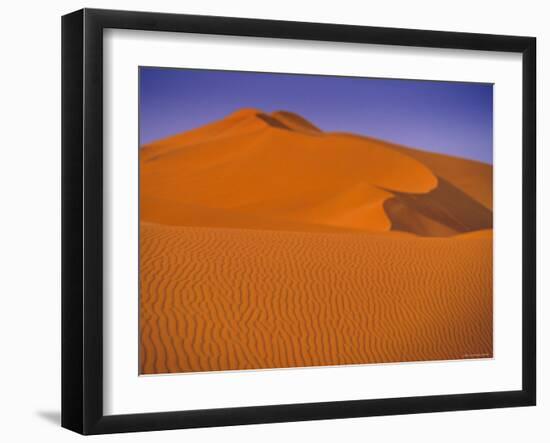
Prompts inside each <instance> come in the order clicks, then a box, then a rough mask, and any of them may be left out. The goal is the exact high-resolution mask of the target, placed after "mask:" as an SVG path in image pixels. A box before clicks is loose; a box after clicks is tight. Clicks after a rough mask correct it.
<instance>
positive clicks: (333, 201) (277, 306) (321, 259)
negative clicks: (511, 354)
mask: <svg viewBox="0 0 550 443" xmlns="http://www.w3.org/2000/svg"><path fill="white" fill-rule="evenodd" d="M492 195H493V192H492V167H491V166H490V165H485V164H482V163H479V162H475V161H470V160H466V159H459V158H455V157H450V156H445V155H440V154H434V153H428V152H423V151H419V150H415V149H410V148H406V147H403V146H398V145H395V144H392V143H387V142H384V141H382V140H377V139H373V138H368V137H362V136H356V135H353V134H340V133H325V132H323V131H322V130H321V129H319V128H317V127H316V126H314V125H313V124H311V123H310V122H308V121H307V120H305V119H304V118H302V117H301V116H299V115H296V114H293V113H290V112H287V111H278V112H274V113H272V114H266V113H263V112H261V111H258V110H255V109H243V110H241V111H238V112H236V113H234V114H232V115H230V116H228V117H227V118H225V119H222V120H220V121H217V122H213V123H211V124H209V125H206V126H203V127H201V128H197V129H194V130H192V131H188V132H185V133H181V134H177V135H174V136H171V137H167V138H165V139H163V140H159V141H157V142H155V143H151V144H149V145H146V146H143V147H142V148H141V149H140V218H141V232H140V293H141V309H140V325H141V329H140V331H141V339H140V372H141V373H144V374H154V373H165V372H188V371H215V370H228V369H252V368H274V367H290V366H323V365H338V364H360V363H374V362H401V361H419V360H444V359H461V358H477V357H490V356H492V225H493V222H492V220H493V214H492Z"/></svg>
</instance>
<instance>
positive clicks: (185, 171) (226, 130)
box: [140, 109, 492, 236]
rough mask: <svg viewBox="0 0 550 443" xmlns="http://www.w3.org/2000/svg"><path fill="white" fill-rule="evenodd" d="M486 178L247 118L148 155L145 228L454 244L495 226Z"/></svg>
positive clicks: (298, 126)
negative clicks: (397, 236)
mask: <svg viewBox="0 0 550 443" xmlns="http://www.w3.org/2000/svg"><path fill="white" fill-rule="evenodd" d="M490 170H491V168H490V166H488V165H483V164H480V163H477V162H471V161H467V160H461V159H454V158H452V157H446V156H440V155H437V154H428V153H423V152H421V151H415V150H411V149H408V148H403V147H399V146H396V145H393V144H390V143H386V142H383V141H380V140H375V139H370V138H366V137H359V136H354V135H351V134H338V133H323V132H322V131H321V130H320V129H319V128H317V127H315V126H314V125H313V124H311V123H309V122H308V121H307V120H305V119H304V118H302V117H301V116H298V115H296V114H293V113H290V112H287V111H278V112H275V113H273V114H270V115H268V114H265V113H262V112H260V111H258V110H254V109H243V110H240V111H238V112H235V113H234V114H232V115H230V116H228V117H227V118H225V119H222V120H220V121H217V122H214V123H211V124H209V125H206V126H203V127H201V128H197V129H195V130H192V131H188V132H185V133H182V134H178V135H174V136H172V137H168V138H166V139H163V140H160V141H158V142H155V143H152V144H149V145H146V146H144V147H142V149H141V150H140V181H141V197H140V199H141V219H142V220H144V221H149V222H154V223H161V224H168V225H184V226H217V227H235V228H255V229H271V230H273V229H274V230H277V229H281V230H291V231H292V230H298V231H307V230H310V228H311V227H312V229H313V230H319V229H324V230H327V231H331V230H346V229H348V230H359V231H367V232H387V231H392V230H393V231H406V232H410V233H414V234H417V235H422V236H448V235H454V234H457V233H461V232H470V231H474V230H478V229H489V228H491V227H492V212H491V207H492V183H491V182H490V180H492V174H491V173H490ZM449 202H452V206H451V205H449ZM214 214H215V216H214ZM411 220H412V221H413V222H411Z"/></svg>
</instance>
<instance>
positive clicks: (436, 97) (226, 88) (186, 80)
mask: <svg viewBox="0 0 550 443" xmlns="http://www.w3.org/2000/svg"><path fill="white" fill-rule="evenodd" d="M139 88H140V91H139V97H140V98H139V101H140V122H139V124H140V144H145V143H148V142H151V141H154V140H157V139H159V138H163V137H166V136H168V135H171V134H175V133H178V132H183V131H186V130H189V129H192V128H195V127H197V126H201V125H204V124H206V123H209V122H211V121H214V120H218V119H220V118H223V117H225V116H227V115H228V114H230V113H232V112H234V111H236V110H237V109H241V108H258V109H260V110H263V111H265V112H272V111H277V110H287V111H291V112H295V113H297V114H300V115H301V116H303V117H304V118H306V119H307V120H309V121H311V122H312V123H313V124H315V125H316V126H318V127H319V128H321V129H322V130H324V131H346V132H353V133H356V134H363V135H368V136H372V137H377V138H381V139H384V140H388V141H393V142H396V143H399V144H403V145H406V146H410V147H416V148H420V149H424V150H428V151H435V152H440V153H443V154H450V155H456V156H459V157H466V158H471V159H475V160H480V161H483V162H486V163H492V161H493V87H492V85H490V84H477V83H455V82H433V81H418V80H390V79H374V78H357V77H331V76H313V75H292V74H267V73H251V72H232V71H211V70H191V69H165V68H149V67H141V68H140V82H139Z"/></svg>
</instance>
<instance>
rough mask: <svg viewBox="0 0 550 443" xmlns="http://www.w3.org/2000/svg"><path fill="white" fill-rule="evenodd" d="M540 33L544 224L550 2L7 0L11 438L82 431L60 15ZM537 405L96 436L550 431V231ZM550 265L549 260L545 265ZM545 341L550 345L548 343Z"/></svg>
mask: <svg viewBox="0 0 550 443" xmlns="http://www.w3.org/2000/svg"><path fill="white" fill-rule="evenodd" d="M369 3H370V4H369ZM84 6H86V7H95V8H116V9H135V10H155V11H166V12H177V13H191V14H210V15H226V16H241V17H255V18H274V19H282V20H299V21H318V22H329V23H330V22H332V23H349V24H357V25H374V26H390V27H410V28H419V29H437V30H448V31H470V32H483V33H497V34H517V35H531V36H536V37H537V38H538V126H539V128H538V144H539V202H540V204H541V205H540V206H539V225H540V226H542V225H544V222H545V221H548V210H549V209H550V206H549V204H548V199H547V201H546V205H543V204H542V201H543V199H542V197H541V195H544V196H546V195H550V189H548V186H549V184H548V180H545V179H544V178H543V177H542V170H543V168H544V169H545V171H548V173H550V164H549V162H550V160H549V159H550V157H549V156H547V155H544V154H545V153H544V152H542V151H543V149H542V146H543V140H544V139H543V137H544V136H545V132H546V131H545V130H546V128H545V122H548V121H549V120H550V111H548V110H547V107H546V106H545V105H548V104H549V103H550V96H549V94H550V93H549V92H548V91H549V89H546V88H545V85H544V84H543V82H544V80H543V79H544V77H546V78H549V76H550V60H549V57H550V28H549V27H548V16H549V12H548V11H547V10H546V9H547V8H545V3H544V2H541V1H536V0H523V1H521V2H518V1H513V2H509V1H486V2H480V1H471V0H462V1H461V2H458V3H457V2H452V3H449V2H441V1H437V0H434V1H429V0H414V1H407V0H398V1H391V2H390V1H387V2H378V1H377V2H367V1H364V2H357V1H353V0H339V1H337V2H334V1H331V2H325V3H322V2H320V1H319V0H318V1H315V2H306V1H299V0H277V1H276V2H261V1H245V0H231V1H223V0H200V1H198V0H196V1H192V2H191V1H190V2H185V3H183V2H170V1H167V0H155V1H154V2H153V1H151V0H150V1H145V0H132V1H130V0H111V1H106V0H102V1H98V0H89V1H87V2H81V1H68V0H63V1H62V0H58V1H51V2H38V1H34V2H30V1H27V2H23V1H20V2H15V1H11V2H5V4H4V5H3V8H2V18H3V20H2V25H1V26H0V33H1V38H0V47H1V53H0V54H1V67H0V122H1V123H0V128H1V129H0V146H1V149H0V207H1V208H2V211H1V212H0V269H1V270H2V272H0V288H1V289H0V417H1V419H0V438H1V439H2V440H3V441H8V442H19V441H55V442H65V441H75V440H81V439H83V438H84V437H80V436H78V435H77V434H74V433H72V432H69V431H66V430H64V429H61V428H60V427H59V414H60V284H61V278H60V209H61V205H60V112H61V110H60V95H61V92H60V68H61V65H60V63H61V58H60V53H61V50H60V25H61V23H60V16H61V15H62V14H65V13H67V12H71V11H73V10H75V9H79V8H81V7H84ZM539 239H540V242H539V245H540V246H541V248H540V249H542V248H544V249H545V251H544V253H543V254H540V252H539V258H540V260H539V274H543V273H546V275H545V276H542V275H541V278H540V279H539V305H538V308H539V405H538V406H537V407H534V408H516V409H501V410H494V411H468V412H453V413H438V414H423V415H411V416H394V417H380V418H364V419H348V420H329V421H318V422H304V423H286V424H276V425H260V426H244V427H233V428H217V429H198V430H187V431H164V432H156V433H142V434H126V435H115V436H102V437H95V438H93V440H94V441H113V440H114V441H132V442H134V441H136V442H165V441H166V442H168V441H180V440H182V439H187V441H193V442H210V441H212V442H214V441H220V440H222V441H225V442H233V441H238V442H240V443H244V442H253V441H259V440H260V439H261V440H262V441H267V442H270V441H273V442H276V441H277V442H279V441H327V442H328V441H334V440H345V441H365V440H367V439H369V440H371V441H403V440H405V441H411V442H415V441H422V442H438V443H439V442H440V441H446V442H461V441H465V440H466V441H467V440H470V441H495V442H496V441H498V442H508V441H510V442H512V441H521V440H524V441H532V442H546V441H549V439H550V419H549V417H550V383H549V382H547V375H546V374H550V351H548V346H547V340H550V323H549V322H546V321H544V319H545V317H546V315H547V314H548V313H550V312H549V306H550V305H549V304H548V303H547V302H546V301H545V300H544V293H545V292H546V293H548V291H549V290H550V278H549V277H548V271H545V267H546V266H548V264H549V263H550V262H546V263H544V262H543V261H542V257H543V255H544V257H547V255H548V250H549V249H550V241H549V240H548V239H549V237H548V235H544V233H542V232H540V236H539ZM545 265H546V266H545ZM545 348H546V349H545Z"/></svg>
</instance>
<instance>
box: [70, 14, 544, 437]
mask: <svg viewBox="0 0 550 443" xmlns="http://www.w3.org/2000/svg"><path fill="white" fill-rule="evenodd" d="M535 50H536V42H535V39H534V38H531V37H515V36H499V35H484V34H466V33H453V32H436V31H420V30H409V29H388V28H375V27H359V26H347V25H337V24H318V23H299V22H282V21H270V20H255V19H243V18H227V17H207V16H190V15H176V14H159V13H148V12H124V11H108V10H90V9H84V10H80V11H77V12H74V13H72V14H69V15H66V16H64V17H63V20H62V56H63V66H62V77H63V78H62V84H63V85H62V86H63V88H62V89H63V94H62V108H63V112H62V114H63V115H62V117H63V127H62V135H63V136H62V140H63V146H62V152H63V154H62V161H63V165H62V173H63V178H62V187H63V194H62V200H63V210H62V212H63V214H62V219H63V227H62V240H63V245H62V251H63V264H62V269H63V294H62V298H63V301H62V308H63V312H62V322H63V324H62V335H63V337H62V359H63V361H62V425H63V426H64V427H66V428H68V429H71V430H73V431H76V432H79V433H82V434H102V433H114V432H131V431H149V430H161V429H177V428H191V427H208V426H228V425H239V424H252V423H272V422H283V421H300V420H318V419H330V418H346V417H363V416H375V415H389V414H411V413H424V412H436V411H456V410H466V409H486V408H500V407H514V406H530V405H535V399H536V374H535V368H536V356H535V348H536V346H535V330H536V326H535V319H536V316H535V305H536V294H535V292H536V283H535V258H536V214H535V212H536V181H535V169H536V168H535V165H536V158H535V129H536V127H535V121H536V120H535V109H536V106H535V72H536V69H535V60H536V53H535Z"/></svg>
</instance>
